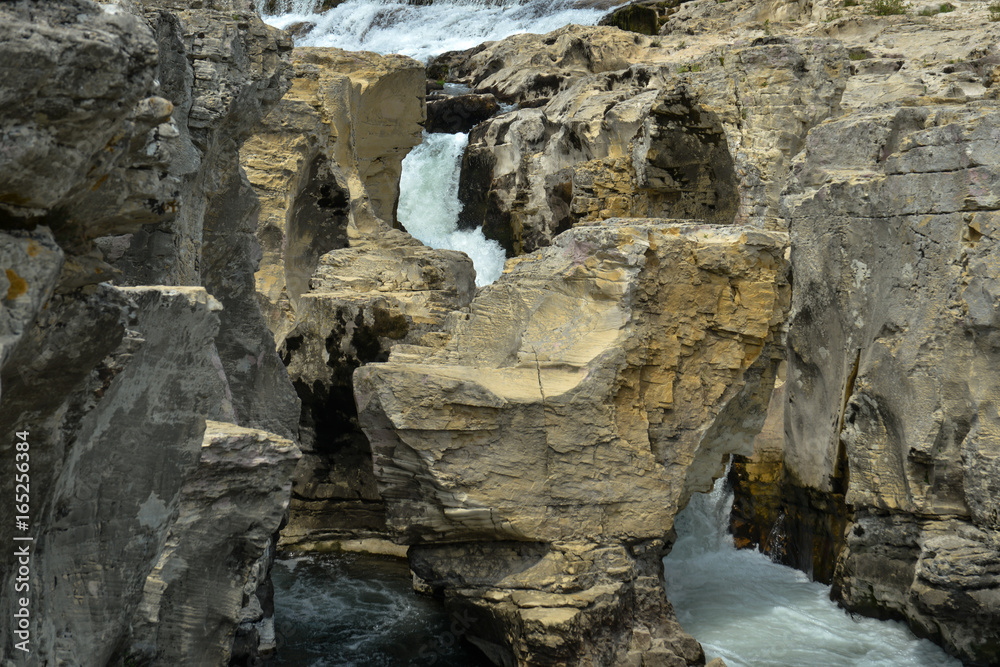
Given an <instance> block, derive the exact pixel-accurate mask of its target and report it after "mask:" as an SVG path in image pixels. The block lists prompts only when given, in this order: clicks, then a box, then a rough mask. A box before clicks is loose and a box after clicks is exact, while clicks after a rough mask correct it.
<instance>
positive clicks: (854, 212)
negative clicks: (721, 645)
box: [784, 106, 1000, 663]
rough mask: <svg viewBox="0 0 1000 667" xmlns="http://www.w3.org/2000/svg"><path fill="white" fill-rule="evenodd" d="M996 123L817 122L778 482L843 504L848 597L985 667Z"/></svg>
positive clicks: (799, 201)
mask: <svg viewBox="0 0 1000 667" xmlns="http://www.w3.org/2000/svg"><path fill="white" fill-rule="evenodd" d="M998 122H1000V116H998V115H997V114H996V112H994V111H993V110H992V109H989V108H982V109H976V108H961V107H954V106H943V107H932V106H931V107H916V108H908V109H897V110H891V111H883V112H880V113H871V114H863V115H861V114H859V115H854V116H850V117H848V118H846V119H844V120H840V121H837V122H833V123H828V124H824V125H823V126H821V127H817V128H815V129H814V130H813V131H812V132H811V133H810V135H809V139H808V142H807V146H806V151H805V152H804V154H803V155H802V156H801V159H800V160H799V161H798V162H797V164H796V167H795V173H796V181H795V182H794V184H793V187H791V188H790V189H789V192H788V193H787V195H786V197H785V207H786V211H787V217H788V219H789V220H790V222H791V231H792V241H793V264H794V266H795V271H796V273H795V278H796V290H795V296H794V301H793V311H792V319H791V329H790V334H789V353H790V358H789V371H788V375H789V384H788V392H789V403H788V406H787V408H786V409H787V412H786V415H787V416H786V432H787V433H788V439H787V441H786V443H785V455H784V465H785V470H786V477H787V478H788V483H789V484H790V485H791V486H794V487H800V488H807V489H811V490H813V491H815V492H818V493H819V494H820V495H826V496H828V497H829V496H831V494H837V493H844V494H845V497H844V498H843V503H845V504H846V505H847V506H848V507H849V508H853V511H854V515H855V516H854V527H853V528H852V529H851V531H850V532H849V533H848V534H847V536H846V545H845V548H844V550H843V552H842V553H841V556H840V561H839V563H838V565H837V571H836V573H835V575H834V584H835V586H836V587H837V590H838V591H839V594H840V595H841V597H842V599H843V602H844V604H845V605H846V606H848V607H849V608H856V609H861V610H863V611H865V612H867V613H874V614H877V615H895V616H900V617H904V618H906V619H907V620H908V621H909V622H910V624H911V625H912V626H914V627H915V628H916V629H917V630H918V631H919V632H921V633H922V634H929V635H931V636H935V637H938V638H940V639H941V640H943V641H944V643H945V644H946V645H948V646H950V647H951V648H952V650H954V651H957V652H958V653H959V654H960V655H962V656H963V657H964V658H965V659H967V660H970V661H978V662H985V663H990V662H996V661H997V660H998V659H1000V654H998V653H997V652H996V646H997V645H998V643H997V634H996V631H997V630H996V629H997V628H998V627H1000V622H998V618H1000V616H998V615H1000V606H998V605H1000V603H998V601H997V599H996V597H995V590H996V584H997V579H996V572H998V571H1000V550H997V539H998V530H1000V524H998V522H997V516H998V513H1000V510H998V504H997V503H998V501H997V490H998V489H997V480H998V479H1000V470H998V469H997V467H996V461H997V460H998V455H1000V439H998V437H997V433H998V431H997V429H998V426H1000V423H998V416H997V413H996V410H995V405H996V404H997V400H998V396H1000V379H998V376H997V374H996V373H995V372H993V371H992V370H988V369H995V368H996V367H997V364H998V362H1000V357H998V354H1000V338H998V335H1000V334H998V330H1000V329H998V325H1000V307H998V303H1000V299H998V296H1000V287H998V286H1000V264H998V261H997V253H996V251H995V248H994V247H993V246H992V238H993V237H995V235H996V234H997V217H996V212H995V211H996V209H997V207H998V194H997V193H998V190H997V187H996V182H997V178H998V176H997V174H998V165H1000V161H998V153H997V151H996V148H995V143H996V142H995V139H994V138H993V137H994V135H995V133H996V129H995V128H996V127H997V124H998ZM831 245H832V246H833V247H834V248H836V250H835V251H833V252H831ZM803 551H807V549H803ZM803 565H807V563H805V564H803Z"/></svg>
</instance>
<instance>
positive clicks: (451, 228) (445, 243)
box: [397, 132, 507, 287]
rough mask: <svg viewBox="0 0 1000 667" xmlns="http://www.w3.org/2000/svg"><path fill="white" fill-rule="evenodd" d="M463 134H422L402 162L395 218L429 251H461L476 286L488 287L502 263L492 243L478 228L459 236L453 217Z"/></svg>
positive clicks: (500, 251) (464, 140)
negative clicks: (469, 263)
mask: <svg viewBox="0 0 1000 667" xmlns="http://www.w3.org/2000/svg"><path fill="white" fill-rule="evenodd" d="M468 142H469V136H468V135H467V134H427V133H426V132H425V133H424V141H423V143H421V144H420V145H419V146H417V147H416V148H414V149H413V150H412V151H410V153H409V155H407V156H406V158H405V159H404V160H403V173H402V175H401V177H400V179H399V208H398V213H397V216H398V217H399V221H400V222H401V223H402V224H403V227H405V228H406V231H408V232H409V233H410V234H411V235H412V236H413V237H414V238H416V239H418V240H420V241H421V242H422V243H423V244H424V245H428V246H430V247H431V248H444V249H447V250H460V251H461V252H464V253H465V254H466V255H468V256H469V257H471V258H472V263H473V265H474V266H475V267H476V285H477V286H479V287H482V286H483V285H489V284H490V283H492V282H493V281H494V280H496V279H497V278H499V277H500V273H501V272H502V271H503V264H504V261H505V260H506V259H507V256H506V254H505V253H504V250H503V248H501V247H500V244H499V243H497V242H496V241H491V240H488V239H487V238H486V237H485V236H484V235H483V230H482V229H474V230H471V231H461V230H459V229H458V214H459V213H460V212H461V210H462V205H461V204H460V203H459V201H458V177H459V173H460V171H461V166H462V151H464V150H465V146H466V144H468Z"/></svg>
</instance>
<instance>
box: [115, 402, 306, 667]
mask: <svg viewBox="0 0 1000 667" xmlns="http://www.w3.org/2000/svg"><path fill="white" fill-rule="evenodd" d="M299 457H300V452H299V450H298V447H296V445H295V443H294V442H292V441H290V440H287V439H285V438H281V437H280V436H276V435H274V434H271V433H266V432H264V431H258V430H252V429H245V428H240V427H238V426H235V425H233V424H226V423H222V422H212V421H210V422H208V423H207V426H206V430H205V436H204V440H203V441H202V445H201V457H200V459H199V461H198V468H197V470H196V472H195V473H194V475H192V476H191V477H189V478H188V479H187V481H186V482H185V484H184V486H183V488H182V489H181V492H180V503H179V507H178V516H177V521H176V522H175V523H174V525H173V526H172V527H171V529H170V534H169V535H168V536H167V541H166V544H165V546H164V549H163V551H162V552H161V553H160V558H159V561H158V562H157V564H156V567H154V568H153V571H152V572H151V573H150V575H149V577H148V578H147V579H146V583H145V587H144V590H143V600H142V604H141V605H140V608H139V614H138V621H137V622H135V623H134V626H133V637H132V649H131V652H130V657H131V658H132V659H133V660H141V659H143V658H145V659H154V660H156V661H157V662H160V663H163V664H172V665H190V664H214V665H225V664H228V662H229V658H230V655H231V649H232V646H233V637H234V634H235V632H236V630H237V628H238V627H239V626H240V624H241V623H246V624H247V625H249V626H251V627H252V626H254V625H255V624H261V623H263V622H264V613H263V611H262V610H261V608H260V605H257V606H256V613H252V614H249V615H248V616H247V618H242V617H241V616H242V614H241V613H240V612H241V608H242V607H245V606H246V604H247V601H248V600H249V599H252V600H253V601H254V602H256V601H257V600H256V597H255V596H254V594H255V590H251V591H250V593H251V595H247V593H246V592H245V591H244V585H245V583H246V582H247V581H248V580H249V579H250V574H251V569H252V568H253V567H254V566H255V565H257V561H258V560H259V559H260V557H261V556H263V555H264V554H265V553H266V552H267V551H268V550H270V549H271V546H272V538H273V537H274V535H275V534H276V533H277V530H278V527H279V524H280V523H281V521H282V518H283V517H284V516H285V513H286V512H287V510H288V498H289V492H290V487H291V476H292V470H293V469H294V467H295V462H296V461H297V460H298V458H299ZM267 566H269V563H268V564H267ZM263 579H264V577H262V576H259V575H258V576H257V577H256V580H257V581H260V582H261V583H263ZM178 610H182V611H180V613H179V612H178ZM254 644H255V645H256V642H254Z"/></svg>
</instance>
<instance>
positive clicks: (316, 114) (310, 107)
mask: <svg viewBox="0 0 1000 667" xmlns="http://www.w3.org/2000/svg"><path fill="white" fill-rule="evenodd" d="M293 62H294V66H295V78H294V79H293V83H292V88H291V90H290V91H289V93H288V95H287V96H286V97H285V99H283V100H282V101H281V103H280V104H279V105H278V106H277V107H276V108H275V109H274V111H272V112H271V114H270V115H269V116H268V117H267V119H266V120H265V123H264V127H263V128H262V130H261V131H260V132H259V133H258V134H257V135H256V136H254V137H253V138H252V139H251V140H250V141H248V142H247V145H246V146H245V147H244V149H243V151H242V160H243V164H244V165H245V167H246V169H247V172H248V174H249V177H250V180H251V182H252V183H253V185H254V188H255V189H256V190H257V192H258V193H260V196H261V199H262V201H263V202H264V204H263V206H264V210H263V214H262V215H261V218H260V224H259V227H258V230H257V235H258V238H259V239H260V242H261V246H262V247H263V249H264V257H263V260H262V261H261V266H260V270H259V271H258V272H257V289H258V290H259V293H260V294H261V296H262V299H263V301H264V302H265V304H266V305H265V309H266V311H267V314H268V323H269V325H270V327H271V329H272V331H274V334H275V336H276V338H277V342H278V346H279V349H280V351H281V355H282V359H283V360H284V363H285V364H286V366H287V369H288V373H289V376H290V377H291V379H292V381H293V382H294V384H295V388H296V390H297V392H298V395H299V396H300V398H301V399H302V403H303V408H302V414H301V423H300V435H301V442H302V446H303V450H304V453H305V455H304V456H303V458H302V461H301V462H300V463H299V466H298V469H297V471H296V474H295V485H294V489H293V500H292V507H291V519H290V523H289V525H288V527H287V528H286V529H285V530H284V531H283V534H282V537H283V540H284V544H288V545H291V544H295V545H297V546H298V547H300V548H309V547H313V548H316V547H318V548H330V547H333V546H340V547H343V546H346V545H347V544H348V543H351V542H353V541H354V540H358V539H368V538H373V537H377V538H385V537H386V536H387V533H386V527H385V511H384V507H383V504H382V500H381V498H380V496H379V493H378V489H377V486H376V484H375V479H374V477H373V474H372V462H371V450H370V448H369V446H368V442H367V440H366V439H365V437H364V435H363V434H362V433H361V431H360V429H359V427H358V425H357V410H356V407H355V405H354V399H353V391H352V385H351V377H352V374H353V372H354V370H355V369H356V368H357V367H358V366H360V365H362V364H364V363H368V362H371V361H384V360H385V359H386V358H388V354H389V348H390V347H391V346H392V345H393V344H397V343H414V344H425V345H433V344H439V343H440V342H441V337H440V335H439V334H438V333H437V332H439V331H440V329H441V328H442V326H443V323H444V320H445V318H446V317H447V316H448V314H449V313H450V312H451V311H453V310H459V309H462V308H464V307H466V306H468V304H469V301H470V300H471V298H472V295H473V292H474V290H475V273H474V271H473V269H472V263H471V260H469V258H468V257H466V256H465V255H462V254H461V253H457V252H453V251H443V250H432V249H430V248H427V247H425V246H424V245H423V244H421V243H419V242H417V241H416V240H414V239H413V238H412V237H410V236H409V235H408V234H406V233H405V232H403V231H401V230H398V229H392V227H394V226H396V205H397V202H398V200H399V177H400V172H401V163H402V160H403V157H405V155H406V153H407V152H408V151H409V150H410V149H411V148H412V147H413V146H415V145H417V144H418V143H419V142H420V141H421V123H423V122H424V120H425V117H426V110H425V105H424V88H425V77H424V68H423V66H422V65H421V64H420V63H418V62H417V61H415V60H412V59H410V58H405V57H403V56H391V55H390V56H379V55H376V54H374V53H348V52H345V51H340V50H338V49H312V48H306V49H297V50H296V52H295V56H294V58H293ZM365 548H378V549H384V548H385V546H384V545H383V546H381V547H375V546H374V545H373V544H372V543H370V542H369V543H368V544H367V546H366V547H365Z"/></svg>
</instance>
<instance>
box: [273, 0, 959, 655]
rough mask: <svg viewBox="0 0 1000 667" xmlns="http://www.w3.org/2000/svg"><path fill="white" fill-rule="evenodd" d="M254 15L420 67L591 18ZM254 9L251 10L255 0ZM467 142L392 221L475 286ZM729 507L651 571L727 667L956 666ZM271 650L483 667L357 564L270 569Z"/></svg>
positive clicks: (480, 265) (492, 273) (533, 2)
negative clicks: (465, 180) (824, 579)
mask: <svg viewBox="0 0 1000 667" xmlns="http://www.w3.org/2000/svg"><path fill="white" fill-rule="evenodd" d="M284 1H285V5H284V6H285V7H286V8H287V11H286V12H284V13H282V14H280V15H271V16H265V20H266V21H267V22H268V23H270V24H272V25H274V26H277V27H280V28H285V27H288V26H290V25H292V24H295V23H299V22H303V21H308V22H311V23H315V24H316V28H314V29H313V30H312V31H311V32H310V33H309V34H308V35H307V36H306V37H305V38H303V39H299V40H297V42H296V44H297V45H299V46H334V47H338V48H341V49H347V50H368V51H376V52H380V53H402V54H405V55H409V56H412V57H414V58H417V59H420V60H424V61H426V60H427V59H428V58H430V57H432V56H434V55H437V54H440V53H443V52H445V51H451V50H457V49H465V48H470V47H473V46H476V45H477V44H480V43H482V42H484V41H488V40H496V39H502V38H503V37H506V36H508V35H512V34H516V33H521V32H529V31H530V32H539V33H544V32H548V31H550V30H554V29H556V28H559V27H561V26H563V25H566V24H568V23H578V24H584V25H592V24H594V23H596V22H597V20H598V19H599V18H600V17H601V16H602V15H603V13H604V10H601V9H593V8H589V7H586V6H580V4H579V3H578V0H529V1H527V2H511V1H509V0H499V1H497V0H483V1H480V2H469V1H465V2H462V1H457V0H434V2H433V3H409V2H400V1H398V0H347V1H346V2H343V3H342V4H340V5H338V6H337V7H335V8H334V9H331V10H329V11H327V12H325V13H316V12H314V11H312V7H313V6H314V5H315V2H312V1H311V0H284ZM258 2H260V3H262V2H263V0H258ZM467 141H468V137H467V136H466V135H462V134H458V135H440V134H430V135H427V134H425V136H424V141H423V143H422V144H421V145H420V146H418V147H417V148H416V149H414V150H413V151H412V152H411V153H410V155H409V156H408V157H407V159H406V160H405V161H404V164H403V175H402V178H401V184H400V186H401V192H400V203H399V218H400V221H401V222H402V223H403V224H404V226H405V227H406V229H407V230H408V231H409V232H410V233H411V234H412V235H413V236H415V237H416V238H418V239H420V240H421V241H423V242H424V243H426V244H428V245H430V246H432V247H436V248H450V249H454V250H461V251H463V252H466V253H467V254H468V255H470V257H472V258H473V261H474V263H475V266H476V271H477V284H479V285H485V284H488V283H490V282H492V281H493V280H495V279H496V278H497V277H498V276H499V275H500V271H501V270H502V268H503V251H502V250H501V249H500V247H499V245H497V244H496V243H495V242H493V241H488V240H487V239H485V238H484V237H483V235H482V232H481V231H478V230H477V231H474V232H462V231H458V230H457V225H456V221H457V218H458V213H459V210H460V209H459V207H460V204H459V202H458V195H457V191H458V173H459V172H458V170H459V164H460V160H461V154H462V150H463V149H464V147H465V145H466V143H467ZM731 503H732V497H731V495H727V492H726V491H725V489H724V482H723V480H720V481H719V482H718V483H717V484H716V489H715V490H714V491H713V492H712V493H711V494H699V495H698V496H696V497H695V498H694V499H693V500H692V502H691V503H690V505H689V506H688V507H687V508H686V509H685V510H684V511H683V512H682V513H681V515H680V516H679V517H678V520H677V531H678V536H679V537H678V541H677V543H676V545H675V546H674V549H673V552H672V553H671V554H670V556H668V557H667V558H666V559H664V567H665V577H666V587H667V594H668V597H669V598H670V600H671V602H672V603H673V604H674V607H675V609H676V610H677V613H678V617H679V619H680V621H681V624H682V625H683V626H684V628H685V629H686V630H687V631H688V632H690V633H691V634H692V635H694V636H695V637H696V638H697V639H698V640H699V641H701V642H702V644H703V645H704V646H705V650H706V653H707V654H708V656H709V657H710V658H711V657H722V658H723V659H725V660H726V662H727V663H728V665H730V667H739V666H747V667H750V666H752V667H778V666H788V667H801V666H804V665H810V666H822V667H847V666H855V667H890V666H891V667H936V666H939V665H940V666H945V665H948V666H956V665H960V663H959V662H958V661H957V660H955V659H954V658H951V657H949V656H947V655H946V654H945V653H944V652H943V651H942V650H941V649H940V648H939V647H937V646H936V645H934V644H933V643H931V642H929V641H927V640H920V639H917V638H916V637H914V636H913V634H912V633H910V631H909V630H908V629H907V628H906V627H905V626H904V625H902V624H900V623H896V622H883V621H876V620H873V619H865V618H859V617H852V616H851V615H849V614H847V613H846V612H844V611H843V610H842V609H840V608H838V607H837V606H836V605H835V604H834V603H833V602H831V601H830V599H829V588H828V587H826V586H823V585H822V584H818V583H816V582H811V581H809V580H808V578H807V577H806V575H805V574H803V573H801V572H799V571H797V570H793V569H791V568H788V567H784V566H782V565H777V564H775V563H772V562H771V561H770V560H769V559H768V558H767V557H766V556H764V555H762V554H760V553H757V552H754V551H745V550H744V551H739V550H737V549H735V548H734V547H733V545H732V540H731V537H730V536H729V535H728V534H727V533H726V530H725V527H726V525H727V521H728V508H729V507H730V505H731ZM274 581H275V588H276V595H275V599H276V602H275V618H276V625H277V627H278V637H279V644H280V650H279V653H278V656H277V657H276V659H275V661H273V662H272V664H280V665H286V666H293V667H300V666H302V667H306V666H308V667H327V666H337V667H348V666H353V665H358V666H362V665H363V666H365V667H369V666H371V667H380V666H383V665H385V666H388V665H407V664H414V665H419V664H437V665H445V666H454V667H459V666H464V667H473V666H478V665H482V664H485V663H484V662H483V661H482V658H480V657H479V656H477V655H476V654H475V652H474V651H471V650H469V649H467V648H466V647H464V646H463V645H462V643H461V641H459V639H460V638H459V636H458V635H460V634H461V633H458V635H456V633H453V632H452V626H453V623H454V622H453V620H452V619H449V618H448V617H447V616H446V615H445V614H444V612H443V611H442V609H441V607H440V606H439V605H437V604H436V603H435V602H434V601H432V600H428V599H426V598H422V597H420V596H418V595H417V594H415V593H414V592H413V591H412V590H411V589H410V585H409V577H408V575H407V571H406V566H405V564H403V563H401V562H398V561H397V562H393V561H386V560H383V559H379V558H368V557H360V556H323V555H313V556H298V557H295V558H286V559H283V560H280V561H279V562H278V563H277V564H276V566H275V573H274Z"/></svg>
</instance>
